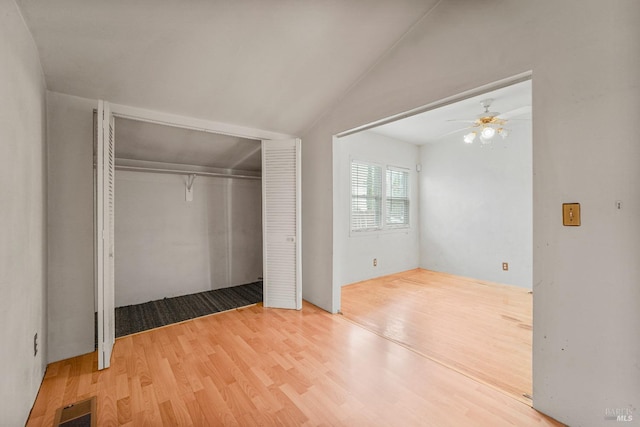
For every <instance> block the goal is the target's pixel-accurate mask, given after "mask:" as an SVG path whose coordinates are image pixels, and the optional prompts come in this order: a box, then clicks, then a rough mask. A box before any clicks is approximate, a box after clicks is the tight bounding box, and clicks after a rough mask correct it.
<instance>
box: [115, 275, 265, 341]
mask: <svg viewBox="0 0 640 427" xmlns="http://www.w3.org/2000/svg"><path fill="white" fill-rule="evenodd" d="M258 302H262V281H258V282H253V283H249V284H246V285H240V286H234V287H231V288H224V289H216V290H213V291H206V292H200V293H197V294H191V295H183V296H179V297H172V298H164V299H161V300H156V301H149V302H145V303H143V304H134V305H127V306H124V307H117V308H116V338H117V337H122V336H125V335H130V334H135V333H136V332H142V331H146V330H148V329H153V328H159V327H160V326H165V325H170V324H172V323H177V322H182V321H183V320H189V319H194V318H196V317H200V316H206V315H207V314H213V313H218V312H220V311H226V310H231V309H234V308H238V307H243V306H245V305H250V304H256V303H258Z"/></svg>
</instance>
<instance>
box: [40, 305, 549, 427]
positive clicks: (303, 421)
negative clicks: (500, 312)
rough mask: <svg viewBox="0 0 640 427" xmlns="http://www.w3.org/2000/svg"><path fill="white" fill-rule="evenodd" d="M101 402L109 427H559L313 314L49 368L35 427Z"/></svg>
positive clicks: (145, 338) (125, 346)
mask: <svg viewBox="0 0 640 427" xmlns="http://www.w3.org/2000/svg"><path fill="white" fill-rule="evenodd" d="M91 396H97V397H98V421H99V422H98V425H99V426H117V425H125V426H136V427H137V426H144V425H150V426H156V425H166V426H174V425H175V426H192V425H193V426H213V425H243V426H254V425H269V426H270V425H278V426H280V425H284V426H287V425H291V426H299V425H309V426H311V425H333V426H340V425H345V426H377V425H379V426H425V425H426V426H483V425H486V426H507V425H509V426H514V425H517V426H549V425H559V424H557V423H556V422H555V421H553V420H550V419H547V418H546V417H544V416H542V415H541V414H539V413H538V412H536V411H535V410H533V409H531V408H530V407H528V406H527V405H525V404H522V403H521V402H518V401H516V400H515V399H512V398H510V397H508V396H506V395H505V394H503V393H500V392H497V391H495V390H494V389H492V388H490V387H487V386H486V385H483V384H481V383H479V382H477V381H474V380H472V379H470V378H468V377H466V376H464V375H460V374H459V373H456V372H454V371H453V370H451V369H448V368H446V367H444V366H442V365H441V364H438V363H435V362H433V361H431V360H429V359H427V358H425V357H423V356H421V355H419V354H417V353H416V352H414V351H411V350H409V349H407V348H404V347H402V346H400V345H398V344H396V343H393V342H391V341H389V340H387V339H384V338H382V337H380V336H378V335H376V334H374V333H372V332H370V331H367V330H366V329H364V328H362V327H359V326H358V325H355V324H354V323H352V322H349V321H348V320H346V319H344V318H343V317H342V316H339V315H331V314H329V313H327V312H325V311H323V310H321V309H319V308H317V307H315V306H312V305H310V304H307V303H305V304H304V307H303V310H302V311H292V310H276V309H265V308H263V307H262V306H260V305H258V306H253V307H248V308H245V309H242V310H238V311H232V312H225V313H220V314H215V315H211V316H208V317H204V318H199V319H194V320H190V321H187V322H184V323H181V324H177V325H172V326H167V327H164V328H161V329H156V330H152V331H147V332H143V333H140V334H137V335H131V336H128V337H123V338H120V339H118V340H117V341H116V345H115V348H114V354H113V359H112V365H111V368H109V369H107V370H105V371H96V353H91V354H88V355H85V356H80V357H76V358H73V359H68V360H65V361H61V362H57V363H53V364H51V365H49V367H48V369H47V372H46V375H45V379H44V381H43V384H42V387H41V389H40V393H39V395H38V398H37V400H36V402H35V406H34V408H33V410H32V413H31V417H30V419H29V421H28V424H27V425H28V426H47V427H49V426H51V423H52V420H53V417H54V413H55V410H56V408H58V407H60V406H62V405H67V404H69V403H72V402H75V401H78V400H81V399H85V398H89V397H91Z"/></svg>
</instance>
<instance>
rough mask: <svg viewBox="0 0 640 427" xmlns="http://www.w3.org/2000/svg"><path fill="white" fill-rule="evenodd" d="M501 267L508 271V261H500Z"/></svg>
mask: <svg viewBox="0 0 640 427" xmlns="http://www.w3.org/2000/svg"><path fill="white" fill-rule="evenodd" d="M502 269H503V270H504V271H509V263H508V262H503V263H502Z"/></svg>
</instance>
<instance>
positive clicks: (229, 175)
mask: <svg viewBox="0 0 640 427" xmlns="http://www.w3.org/2000/svg"><path fill="white" fill-rule="evenodd" d="M115 168H116V170H124V171H131V172H153V173H170V174H177V175H198V176H215V177H220V178H238V179H262V177H261V176H254V175H239V174H232V173H221V172H201V171H188V170H180V169H161V168H147V167H141V166H125V165H115Z"/></svg>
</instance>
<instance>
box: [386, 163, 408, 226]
mask: <svg viewBox="0 0 640 427" xmlns="http://www.w3.org/2000/svg"><path fill="white" fill-rule="evenodd" d="M385 190H386V205H387V209H386V216H385V224H386V225H387V226H388V227H408V226H409V171H408V170H406V169H398V168H391V167H387V185H386V187H385Z"/></svg>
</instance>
